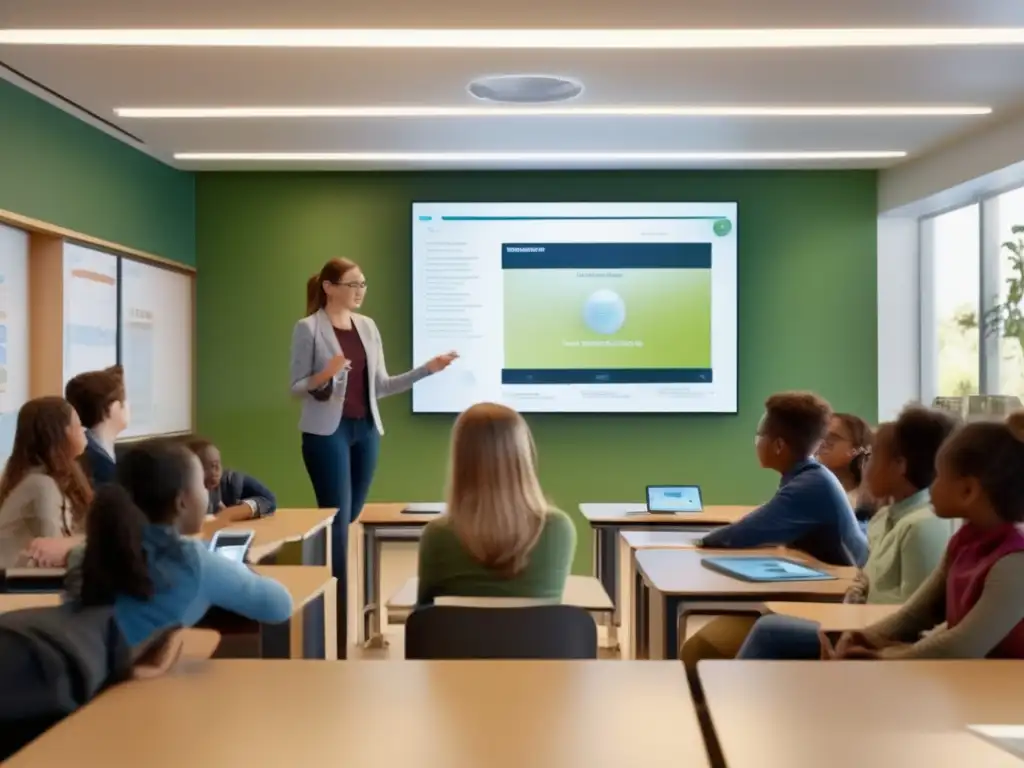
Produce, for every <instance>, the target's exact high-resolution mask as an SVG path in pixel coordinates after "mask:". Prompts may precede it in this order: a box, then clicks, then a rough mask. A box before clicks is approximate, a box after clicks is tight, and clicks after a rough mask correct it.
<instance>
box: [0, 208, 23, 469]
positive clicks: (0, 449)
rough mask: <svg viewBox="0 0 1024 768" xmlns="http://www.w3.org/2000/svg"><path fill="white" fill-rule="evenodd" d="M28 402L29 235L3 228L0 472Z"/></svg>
mask: <svg viewBox="0 0 1024 768" xmlns="http://www.w3.org/2000/svg"><path fill="white" fill-rule="evenodd" d="M26 400H28V233H27V232H22V231H21V230H20V229H13V228H12V227H6V226H3V225H0V468H2V467H3V465H4V464H6V463H7V457H8V456H10V455H11V446H12V445H13V444H14V429H15V426H16V425H17V421H18V409H20V408H21V406H22V405H23V404H24V403H25V401H26Z"/></svg>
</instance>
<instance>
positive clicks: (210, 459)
mask: <svg viewBox="0 0 1024 768" xmlns="http://www.w3.org/2000/svg"><path fill="white" fill-rule="evenodd" d="M188 447H189V449H191V451H192V453H194V454H195V455H196V456H198V457H199V461H200V462H201V463H202V465H203V482H204V483H205V485H206V490H207V491H208V492H209V494H210V504H209V507H208V508H207V514H210V515H216V516H217V518H218V519H220V520H222V521H223V522H227V523H232V522H238V521H239V520H250V519H252V518H254V517H267V516H268V515H272V514H274V512H275V511H276V510H277V499H275V498H274V494H273V493H271V492H270V490H269V489H268V488H267V487H266V486H265V485H263V483H261V482H260V481H259V480H257V479H256V478H254V477H250V476H249V475H247V474H245V473H244V472H236V471H235V470H233V469H224V467H223V465H222V464H221V460H220V451H219V450H218V449H217V446H215V445H214V444H213V443H211V442H210V441H209V440H194V441H192V442H191V443H189V446H188Z"/></svg>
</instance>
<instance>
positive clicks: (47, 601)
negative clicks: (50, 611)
mask: <svg viewBox="0 0 1024 768" xmlns="http://www.w3.org/2000/svg"><path fill="white" fill-rule="evenodd" d="M60 604H61V595H60V594H59V593H54V592H25V593H11V594H3V595H0V613H9V612H10V611H21V610H24V609H25V608H52V607H53V606H55V605H60Z"/></svg>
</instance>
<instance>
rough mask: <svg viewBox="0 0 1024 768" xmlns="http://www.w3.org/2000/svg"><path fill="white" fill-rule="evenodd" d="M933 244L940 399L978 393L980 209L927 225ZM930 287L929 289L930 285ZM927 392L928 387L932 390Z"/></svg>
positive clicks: (936, 383) (936, 386) (934, 384)
mask: <svg viewBox="0 0 1024 768" xmlns="http://www.w3.org/2000/svg"><path fill="white" fill-rule="evenodd" d="M925 226H926V227H927V228H928V230H929V231H928V232H927V237H926V241H927V242H929V243H930V248H929V250H930V251H931V253H930V254H925V257H926V258H927V257H929V256H930V259H931V264H930V270H928V271H929V272H930V274H931V276H932V289H933V292H932V302H933V304H932V318H931V322H932V324H933V325H932V329H933V333H934V344H933V348H934V354H935V361H934V368H933V369H932V370H933V371H934V373H933V375H934V377H935V379H936V380H935V381H934V382H928V384H930V386H931V388H932V389H933V394H934V395H938V396H940V397H954V396H959V395H973V394H978V393H979V381H980V370H981V357H980V352H979V342H980V339H981V334H980V331H979V329H978V321H979V317H980V315H981V309H980V304H981V288H980V281H981V232H980V226H981V221H980V207H979V206H978V205H970V206H967V207H966V208H958V209H956V210H954V211H950V212H949V213H944V214H942V215H940V216H936V217H935V218H933V219H930V220H928V221H927V222H925ZM926 287H927V286H926ZM927 388H928V387H926V389H927Z"/></svg>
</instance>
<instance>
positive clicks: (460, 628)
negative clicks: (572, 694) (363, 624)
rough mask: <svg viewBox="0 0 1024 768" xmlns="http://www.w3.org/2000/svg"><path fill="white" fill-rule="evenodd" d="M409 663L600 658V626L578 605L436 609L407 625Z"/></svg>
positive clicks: (425, 609)
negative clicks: (448, 660) (433, 660)
mask: <svg viewBox="0 0 1024 768" xmlns="http://www.w3.org/2000/svg"><path fill="white" fill-rule="evenodd" d="M405 658H407V659H596V658H597V626H596V625H595V624H594V619H593V618H592V617H591V615H590V614H589V613H587V612H586V611H585V610H583V609H582V608H578V607H576V606H574V605H538V606H530V607H527V608H497V607H494V608H492V607H488V608H479V607H466V606H454V605H431V606H424V607H421V608H417V609H416V610H414V611H413V612H412V613H411V614H409V618H408V620H407V621H406V622H405Z"/></svg>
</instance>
